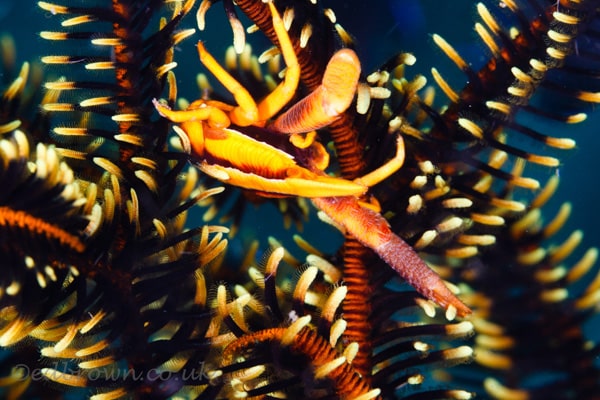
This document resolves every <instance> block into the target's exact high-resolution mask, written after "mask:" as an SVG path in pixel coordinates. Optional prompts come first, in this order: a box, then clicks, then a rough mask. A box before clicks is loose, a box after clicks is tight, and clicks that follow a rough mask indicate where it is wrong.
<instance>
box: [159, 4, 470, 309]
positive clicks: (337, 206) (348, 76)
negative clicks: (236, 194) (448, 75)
mask: <svg viewBox="0 0 600 400" xmlns="http://www.w3.org/2000/svg"><path fill="white" fill-rule="evenodd" d="M268 4H269V8H270V10H271V15H272V21H273V28H274V29H275V33H276V35H277V39H278V41H279V45H280V49H281V53H282V55H283V59H284V61H285V63H286V65H287V69H286V73H285V76H284V79H283V81H282V82H281V83H280V84H279V85H278V86H277V87H276V88H275V90H274V91H273V92H271V93H270V94H269V95H267V96H266V97H265V98H264V99H263V100H262V101H260V102H259V103H256V102H255V101H254V99H253V98H252V96H251V95H250V93H249V92H248V91H247V90H246V89H245V88H244V87H243V86H242V85H241V84H240V83H239V82H238V81H236V80H235V78H233V77H232V76H231V75H230V74H229V73H228V72H227V71H226V70H225V69H224V68H223V67H222V66H221V65H219V63H218V62H217V61H216V60H215V59H214V58H213V57H212V56H211V55H210V53H208V51H207V50H206V48H205V47H204V45H203V44H202V42H199V43H198V54H199V57H200V61H201V62H202V64H204V66H205V67H206V68H207V69H208V70H209V71H210V72H211V73H212V74H213V75H214V76H215V77H216V78H217V79H218V80H219V82H221V83H222V84H223V86H225V88H226V89H227V90H229V91H230V92H231V93H232V95H233V97H234V99H235V101H236V103H237V105H236V106H232V105H228V104H224V103H221V102H217V101H209V100H207V101H205V100H197V101H195V102H193V103H191V104H190V106H189V107H188V109H187V110H183V111H174V110H171V109H170V108H169V107H167V106H166V105H164V104H161V103H160V102H158V101H157V100H156V99H155V100H153V103H154V106H155V107H156V109H157V111H158V112H159V113H160V115H162V116H163V117H165V118H168V119H169V120H171V121H172V122H175V123H177V124H178V125H179V126H178V128H177V129H176V132H177V133H178V134H179V135H180V136H184V138H183V139H184V141H185V142H187V143H189V146H187V147H188V150H189V151H190V153H191V155H192V157H193V158H194V159H197V160H198V166H199V168H200V169H201V170H202V171H203V172H205V173H206V174H208V175H210V176H212V177H214V178H216V179H218V180H221V181H223V182H226V183H229V184H231V185H234V186H238V187H241V188H245V189H250V190H254V191H255V192H257V193H259V194H262V195H264V196H301V197H309V198H312V201H313V204H315V206H317V207H318V208H319V209H321V210H322V211H323V212H325V213H326V214H327V215H328V216H329V217H330V218H331V219H332V220H333V221H335V222H336V223H337V224H338V225H339V226H342V227H343V228H345V230H346V231H347V232H348V233H349V234H351V235H352V236H354V237H355V238H356V239H357V240H358V241H359V242H361V243H362V244H363V245H365V246H366V247H369V248H371V249H372V250H374V251H375V252H376V253H377V254H378V255H379V257H381V259H382V260H384V261H385V262H386V263H388V264H389V265H390V266H391V267H392V268H393V269H394V270H395V271H397V272H398V273H399V274H400V275H401V276H402V277H403V278H404V279H406V280H407V281H408V282H409V283H410V284H412V285H413V286H414V287H415V288H416V289H417V291H418V292H419V293H421V294H422V295H424V296H425V297H427V298H429V299H431V300H433V301H434V302H436V303H437V304H439V305H441V306H443V307H444V308H446V309H447V310H448V311H447V315H449V316H453V315H459V316H464V315H466V314H468V313H470V310H469V308H468V307H467V306H466V305H464V304H463V303H462V302H461V301H460V300H459V299H458V298H457V297H456V296H455V295H454V294H452V293H451V292H450V290H449V289H448V288H447V287H446V286H445V285H444V283H443V281H442V280H441V278H440V277H439V276H438V275H437V274H436V273H435V272H433V271H432V270H431V269H429V267H428V266H427V264H425V262H423V260H421V259H420V258H419V256H418V255H417V253H416V252H415V251H414V250H413V249H412V248H411V247H410V246H409V245H408V244H406V243H405V242H404V241H403V240H402V239H401V238H400V237H398V236H397V235H395V234H394V233H393V232H392V231H391V229H390V227H389V225H388V223H387V221H386V220H385V218H383V217H382V216H381V214H379V213H377V212H374V211H372V210H370V209H367V208H365V207H362V206H361V205H360V204H359V197H361V196H363V195H364V194H366V192H367V191H368V188H369V187H370V186H373V185H375V184H377V183H379V182H381V181H382V180H384V179H386V178H387V177H389V176H390V175H392V174H393V173H395V172H396V171H397V170H398V169H399V168H400V167H401V166H402V163H403V162H404V142H403V140H402V137H398V142H397V153H396V155H395V157H393V158H392V159H391V160H389V161H387V162H386V163H385V164H383V165H382V166H381V167H379V168H377V169H376V170H375V171H373V172H371V173H369V174H367V175H365V176H363V177H361V178H358V179H356V180H354V181H348V180H345V179H341V178H334V177H331V176H329V175H327V174H326V173H325V172H324V169H325V168H326V167H327V165H326V164H327V162H326V161H327V153H326V152H325V150H324V149H323V147H322V146H321V145H320V144H319V143H317V142H314V143H313V142H312V138H313V137H314V135H307V137H306V138H302V139H301V140H297V139H298V137H297V136H295V135H297V134H303V133H307V132H311V131H314V130H316V129H319V128H323V127H325V126H327V125H329V124H331V123H332V122H334V121H335V120H336V119H338V118H339V117H340V115H341V114H342V113H344V112H345V111H346V110H347V109H348V107H349V106H350V104H351V103H352V101H353V99H354V95H355V92H356V88H357V85H358V80H359V76H360V62H359V60H358V57H357V56H356V54H355V53H354V51H352V50H350V49H342V50H340V51H338V52H337V53H335V54H334V55H333V56H332V58H331V60H330V61H329V63H328V65H327V67H326V69H325V73H324V76H323V79H322V83H321V85H320V86H319V87H318V88H317V89H316V90H314V91H313V92H312V93H311V94H309V95H308V96H307V97H305V98H304V99H302V100H300V101H299V102H298V103H296V104H295V105H293V106H292V107H291V108H290V109H289V110H288V111H287V112H285V113H283V114H282V115H280V116H279V117H278V118H276V119H275V120H274V121H272V122H271V121H270V120H271V119H272V118H273V117H275V115H276V114H277V113H278V112H279V111H280V110H281V109H282V108H283V107H284V106H286V105H287V103H288V102H289V101H290V100H291V99H292V98H293V96H294V94H295V92H296V89H297V86H298V82H299V77H300V66H299V64H298V60H297V59H296V54H295V52H294V48H293V46H292V43H291V41H290V38H289V36H288V33H287V31H286V30H285V28H284V26H283V22H282V20H281V18H280V16H279V13H278V12H277V9H276V8H275V6H274V5H273V3H272V2H269V3H268ZM231 126H237V127H239V128H240V129H241V130H243V129H244V127H247V126H254V127H258V128H264V127H265V126H266V127H267V128H268V131H269V132H270V133H273V132H274V133H281V134H290V135H292V136H291V137H290V139H291V140H292V143H294V144H295V143H299V142H301V144H302V148H304V147H309V146H312V147H311V148H310V149H306V150H305V151H304V153H303V154H304V155H305V157H304V158H305V159H306V160H305V165H304V166H302V165H299V164H298V163H297V162H296V160H295V159H294V157H293V156H292V155H290V154H287V153H285V152H284V151H282V150H280V149H278V148H276V147H274V146H272V145H270V144H268V143H265V142H261V141H259V140H256V139H254V138H252V137H250V136H247V135H245V134H244V133H243V132H240V131H238V130H236V129H233V128H231Z"/></svg>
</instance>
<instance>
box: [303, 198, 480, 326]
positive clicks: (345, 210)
mask: <svg viewBox="0 0 600 400" xmlns="http://www.w3.org/2000/svg"><path fill="white" fill-rule="evenodd" d="M312 201H313V204H314V205H315V206H316V207H317V208H319V209H320V210H321V211H323V212H325V214H327V215H328V216H329V218H331V219H332V220H333V221H335V222H336V223H337V224H339V225H340V226H342V227H344V228H345V229H346V231H347V232H348V233H349V234H351V235H352V236H354V237H355V238H356V240H358V241H359V242H360V243H362V244H363V245H364V246H366V247H368V248H370V249H372V250H373V251H375V253H376V254H377V255H378V256H379V257H380V258H381V259H382V260H383V261H385V262H386V263H387V264H388V265H389V266H390V267H391V268H392V269H393V270H394V271H396V272H398V274H399V275H400V276H401V277H402V278H404V279H405V280H406V281H407V282H408V283H409V284H410V285H411V286H413V287H414V288H415V289H416V290H417V292H419V293H420V294H422V295H423V296H425V297H427V298H428V299H429V300H432V301H433V302H435V303H436V304H438V305H440V306H441V307H442V308H444V309H445V310H449V311H450V310H451V309H452V308H453V309H454V310H456V315H458V316H460V317H464V316H466V315H468V314H470V313H471V310H470V309H469V307H467V306H466V305H465V304H464V303H463V302H462V301H460V300H459V299H458V298H457V297H456V296H455V295H454V294H453V293H452V292H451V291H450V290H449V289H448V287H447V286H446V285H445V284H444V282H443V281H442V279H441V278H440V277H439V276H438V275H437V274H436V273H435V272H434V271H433V270H431V269H430V268H429V267H428V266H427V264H425V262H424V261H423V260H422V259H421V258H420V257H419V255H418V254H417V253H416V252H415V251H414V249H413V248H412V247H411V246H410V245H408V244H407V243H406V242H405V241H404V240H402V239H401V238H400V237H398V236H397V235H395V234H394V233H393V232H392V231H391V229H390V227H389V225H388V223H387V221H386V220H385V218H383V217H382V216H381V215H380V214H378V213H376V212H373V211H372V210H369V209H366V208H363V207H361V206H360V205H359V204H358V201H357V199H356V198H353V197H337V198H334V197H327V198H315V199H312ZM448 314H450V315H452V314H453V313H452V312H449V313H448Z"/></svg>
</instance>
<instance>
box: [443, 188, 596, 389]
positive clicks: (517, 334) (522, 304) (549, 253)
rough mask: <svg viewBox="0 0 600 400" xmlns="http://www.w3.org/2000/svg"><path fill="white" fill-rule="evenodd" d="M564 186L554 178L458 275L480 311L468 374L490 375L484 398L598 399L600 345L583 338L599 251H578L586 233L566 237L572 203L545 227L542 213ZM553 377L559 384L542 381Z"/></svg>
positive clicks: (590, 313) (591, 307) (593, 306)
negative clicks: (562, 232)
mask: <svg viewBox="0 0 600 400" xmlns="http://www.w3.org/2000/svg"><path fill="white" fill-rule="evenodd" d="M558 182H559V179H558V177H557V176H553V177H551V178H550V179H549V181H548V182H547V184H546V185H545V186H544V187H543V190H542V191H541V192H540V194H539V195H538V196H537V197H536V198H534V200H533V201H532V203H531V205H530V206H529V207H528V211H527V213H525V214H523V215H522V216H520V217H517V218H512V219H510V220H508V221H506V224H507V225H506V228H507V232H506V233H505V234H504V235H502V237H501V240H499V241H498V244H497V245H496V246H494V247H493V248H490V249H488V251H486V252H485V253H483V254H482V255H481V257H479V258H478V259H477V260H476V261H475V264H471V265H465V266H462V267H460V268H458V269H455V273H456V274H460V275H461V276H462V277H463V278H462V279H463V284H464V285H468V286H469V288H468V289H467V294H466V298H467V301H469V304H471V305H472V307H473V309H474V313H473V318H472V319H471V321H472V322H473V324H474V326H475V337H474V340H475V343H476V344H475V347H474V351H475V358H474V360H475V362H474V363H473V364H472V365H470V366H469V367H468V371H469V372H468V373H476V374H479V373H482V374H484V375H485V376H486V379H485V380H484V381H483V382H482V385H481V387H480V388H478V389H477V390H478V392H479V393H481V394H482V395H484V396H491V397H492V398H495V399H503V400H504V399H506V400H508V399H515V398H573V399H577V398H595V397H597V396H598V395H599V394H600V380H599V379H598V378H599V377H600V369H599V368H598V365H597V363H595V361H594V360H596V359H597V355H598V352H599V351H600V346H599V344H598V339H597V335H594V334H593V332H592V333H586V332H585V327H586V326H588V324H587V321H589V320H590V319H591V318H595V316H597V315H598V298H599V297H600V269H599V268H598V248H596V247H593V248H589V249H583V250H579V249H578V247H579V246H580V244H581V241H582V238H583V233H582V232H581V231H580V230H575V231H573V232H571V233H570V234H567V235H564V234H561V230H562V228H564V227H565V226H566V225H567V222H568V218H569V215H570V213H571V205H570V204H569V203H564V204H562V205H561V206H560V207H559V208H558V212H557V213H556V215H555V216H553V217H551V218H549V219H548V220H547V221H545V218H544V214H545V213H544V212H543V209H544V208H546V207H545V204H546V203H547V202H548V201H549V200H550V199H551V197H552V195H553V194H554V192H555V191H556V189H557V187H558ZM544 243H547V244H544ZM454 268H456V266H454V267H453V269H454ZM594 336H596V337H594ZM451 373H452V371H451ZM550 375H553V376H555V379H552V380H551V381H549V382H548V381H544V380H541V379H540V378H541V377H544V376H550ZM459 379H460V378H459Z"/></svg>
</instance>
